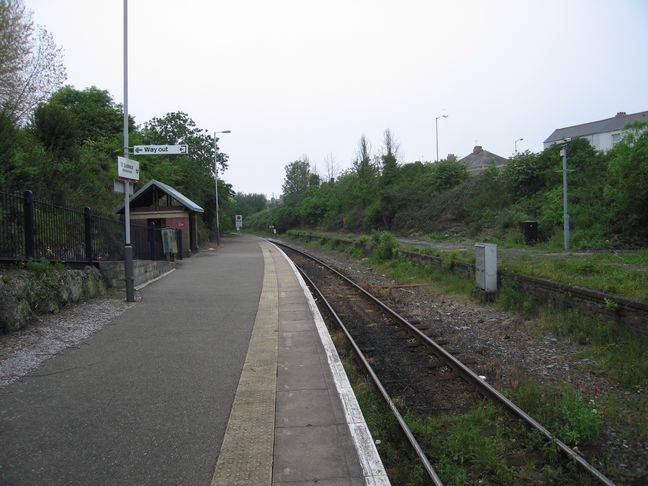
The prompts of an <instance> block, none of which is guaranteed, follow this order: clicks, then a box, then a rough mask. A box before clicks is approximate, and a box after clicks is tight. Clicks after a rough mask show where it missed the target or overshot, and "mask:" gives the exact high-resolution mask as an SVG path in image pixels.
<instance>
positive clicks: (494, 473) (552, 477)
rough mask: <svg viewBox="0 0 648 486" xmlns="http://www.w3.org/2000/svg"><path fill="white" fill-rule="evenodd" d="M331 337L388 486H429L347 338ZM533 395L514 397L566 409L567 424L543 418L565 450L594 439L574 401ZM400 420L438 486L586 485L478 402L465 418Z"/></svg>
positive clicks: (524, 431) (593, 423)
mask: <svg viewBox="0 0 648 486" xmlns="http://www.w3.org/2000/svg"><path fill="white" fill-rule="evenodd" d="M332 334H333V341H334V343H335V345H336V348H337V349H338V353H339V355H340V358H341V360H342V363H343V365H344V367H345V370H346V372H347V375H348V376H349V380H350V381H351V384H352V386H353V389H354V391H355V393H356V396H357V398H358V402H359V404H360V407H361V409H362V412H363V414H364V417H365V420H366V422H367V425H368V426H369V429H370V431H371V433H372V436H373V438H374V440H375V441H376V445H377V448H378V451H379V453H380V456H381V458H382V460H383V464H384V465H385V468H386V470H387V473H388V475H389V477H390V480H391V481H392V483H393V484H398V485H408V486H410V485H411V486H415V485H423V484H429V479H428V478H427V475H426V473H425V471H424V469H423V467H422V466H421V465H420V463H419V462H418V459H417V458H416V456H415V454H414V453H413V452H412V451H411V448H410V446H409V444H408V443H407V441H406V439H405V438H404V436H403V435H402V432H401V431H400V428H399V426H398V423H397V421H396V419H395V418H394V417H393V416H392V414H391V412H390V411H389V409H388V407H387V406H386V405H385V404H384V402H383V400H382V398H381V397H380V395H379V393H378V391H377V390H376V389H375V387H374V384H373V382H372V381H371V379H370V378H369V377H368V376H367V375H366V373H365V371H364V368H363V367H362V365H361V364H360V363H359V362H358V361H357V360H356V357H355V355H354V353H353V352H352V350H351V347H350V345H349V344H348V342H347V340H346V336H345V335H344V334H343V333H342V332H341V331H333V332H332ZM539 393H540V392H539V391H538V390H537V389H534V388H532V387H527V386H525V385H523V386H521V387H520V388H519V394H520V396H521V397H522V396H524V397H526V398H527V399H528V401H533V402H534V404H535V408H536V409H538V410H542V409H543V408H542V406H539V405H538V404H539V403H545V404H546V403H554V404H561V403H569V405H568V407H567V408H568V410H569V412H570V414H571V420H568V421H567V422H566V423H562V418H563V417H562V415H561V414H560V413H559V410H552V412H553V414H548V416H547V418H552V419H553V420H554V421H555V422H556V423H562V426H563V428H564V429H565V430H569V431H570V433H571V436H572V437H573V439H574V440H573V441H572V443H574V444H575V443H578V442H579V440H580V439H581V438H584V437H587V436H590V435H592V434H594V433H596V427H598V426H599V425H600V423H601V422H600V421H597V420H596V418H597V415H596V411H595V410H594V411H593V412H592V410H589V409H586V408H585V409H584V408H582V407H581V405H582V402H580V401H579V400H578V398H579V397H574V396H572V397H570V398H571V400H569V401H567V402H566V401H565V400H558V401H557V402H554V401H553V399H554V398H556V397H555V396H553V395H552V396H550V397H543V398H542V399H541V397H540V396H539ZM564 393H567V394H568V392H564ZM558 406H560V405H558ZM592 414H593V415H592ZM543 417H545V415H543ZM405 420H406V422H407V423H408V426H409V427H410V429H411V430H412V432H413V433H414V435H415V436H416V438H417V440H418V441H419V444H420V445H421V446H422V447H423V449H424V450H425V451H426V455H427V456H428V458H429V459H430V460H431V461H432V464H433V465H434V467H435V470H436V472H437V474H439V476H440V477H441V479H442V480H443V481H444V483H445V484H456V485H462V484H593V481H592V480H591V479H590V478H589V477H588V476H585V475H584V474H583V472H582V471H581V470H579V469H578V468H576V467H575V465H573V464H565V462H564V459H563V458H562V457H561V456H560V455H559V453H558V450H557V448H556V447H555V446H554V445H553V444H551V443H547V441H546V440H545V439H544V437H543V436H541V435H540V434H538V433H537V432H536V431H530V430H529V429H528V428H527V427H525V426H523V425H522V424H520V423H518V422H517V421H516V420H511V418H510V417H509V416H508V415H507V414H506V413H504V412H502V411H501V410H499V409H498V407H496V406H495V405H494V404H492V403H490V402H487V401H484V402H483V403H481V404H480V405H478V406H476V407H475V408H473V409H471V410H469V411H468V412H466V413H464V414H452V413H450V414H443V415H438V416H434V417H432V416H428V417H422V416H420V415H416V414H414V413H412V412H407V413H405Z"/></svg>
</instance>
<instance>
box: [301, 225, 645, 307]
mask: <svg viewBox="0 0 648 486" xmlns="http://www.w3.org/2000/svg"><path fill="white" fill-rule="evenodd" d="M289 234H294V235H297V236H299V235H305V234H311V235H313V238H314V239H317V238H318V237H320V236H321V237H325V238H327V237H330V238H334V237H342V238H345V239H348V240H353V241H357V242H362V241H363V240H365V241H370V237H368V236H358V235H351V234H334V233H322V232H300V231H290V232H289ZM424 239H425V240H428V241H430V242H432V243H444V244H449V245H457V247H456V248H435V247H425V246H417V245H404V246H403V247H404V248H406V249H409V250H413V251H418V252H420V253H423V254H427V255H433V256H438V257H439V258H441V259H442V260H443V261H444V262H447V263H448V264H450V262H452V261H460V262H464V263H474V262H475V251H474V248H473V245H474V243H475V241H473V240H467V239H465V238H458V237H443V236H440V235H428V236H427V237H425V238H424ZM489 241H492V242H494V243H499V250H500V251H498V260H499V265H500V269H501V270H503V271H507V272H511V273H518V274H524V275H531V276H534V277H540V278H546V279H549V280H553V281H556V282H560V283H564V284H570V285H579V286H581V287H586V288H590V289H594V290H599V291H601V292H607V293H612V294H618V295H621V296H623V297H627V298H629V299H637V300H643V301H648V249H645V248H644V249H641V250H632V251H615V250H609V251H596V252H583V251H579V252H575V253H571V254H569V253H561V250H560V248H557V247H556V246H555V245H551V244H543V245H535V246H532V247H529V246H525V245H519V244H518V245H513V244H512V243H510V242H508V241H504V242H503V243H504V244H502V242H500V241H499V240H489V239H486V240H484V242H489ZM466 246H468V248H466ZM507 249H513V250H514V251H513V252H509V251H507ZM519 252H525V253H519Z"/></svg>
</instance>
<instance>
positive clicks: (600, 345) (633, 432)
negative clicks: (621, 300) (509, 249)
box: [293, 234, 648, 484]
mask: <svg viewBox="0 0 648 486" xmlns="http://www.w3.org/2000/svg"><path fill="white" fill-rule="evenodd" d="M297 236H303V235H295V234H293V237H295V238H296V237H297ZM296 239H299V238H296ZM299 241H300V242H302V241H303V240H301V239H299ZM355 241H356V242H357V244H354V245H353V246H345V247H339V246H338V245H337V244H336V243H335V242H334V241H332V240H330V239H315V240H311V241H310V242H309V243H308V244H309V245H312V246H315V247H320V248H325V249H331V250H338V251H344V252H345V253H346V254H348V255H352V256H355V257H358V258H359V260H360V262H361V263H364V264H367V265H371V267H372V268H374V269H375V270H376V271H378V272H379V273H381V274H384V275H387V276H389V277H390V278H393V279H395V280H396V281H398V282H400V283H413V282H417V283H427V284H430V286H431V287H432V288H434V289H435V291H438V292H441V293H445V294H449V295H452V296H453V297H457V298H460V299H462V300H471V299H473V300H476V299H477V297H476V295H478V294H479V292H476V287H475V284H474V282H473V281H471V280H469V279H466V278H462V277H459V276H457V275H454V274H452V273H450V272H448V271H445V270H444V268H447V267H448V266H449V263H450V262H451V261H452V260H453V259H455V260H456V259H458V258H460V257H459V256H458V254H457V252H448V255H450V256H449V258H444V255H443V253H439V256H441V258H443V259H444V265H442V266H441V267H438V266H433V265H422V264H418V263H414V262H412V261H411V260H410V259H408V258H394V255H395V251H394V250H395V249H396V248H397V245H396V243H395V242H394V240H393V239H392V238H391V237H390V236H389V235H388V234H387V235H385V234H383V235H382V236H377V237H376V238H375V239H374V241H373V242H372V243H373V249H372V253H371V254H370V255H369V256H368V257H367V255H366V253H365V250H364V248H366V244H367V243H368V242H369V239H368V238H366V237H365V238H356V239H355ZM428 251H430V250H428ZM433 251H436V250H433ZM448 255H445V256H446V257H447V256H448ZM583 258H585V260H583ZM590 258H591V259H594V261H606V259H608V260H610V259H611V260H612V262H614V260H615V259H616V257H614V256H610V255H608V256H607V257H606V256H603V255H593V256H592V257H577V258H574V259H573V260H569V261H568V262H566V260H564V259H561V260H557V261H555V262H554V264H556V265H558V266H559V267H560V266H562V268H564V269H565V275H570V274H573V269H574V268H579V269H581V270H582V269H588V268H590V267H589V265H592V264H591V261H590ZM623 258H624V260H623V261H624V263H623V265H625V262H632V264H636V265H643V264H644V262H645V261H646V260H645V259H646V258H647V256H646V252H645V251H639V252H636V253H635V254H623ZM548 261H549V262H551V261H552V260H548ZM561 262H562V263H561ZM587 271H588V272H589V271H590V270H587ZM525 273H528V272H525ZM608 274H609V270H608ZM538 276H545V275H538ZM603 278H605V275H604V276H603ZM568 283H574V282H573V280H570V281H569V282H568ZM492 305H494V306H496V307H497V308H499V309H500V310H503V311H507V312H512V313H516V314H518V315H522V316H523V317H524V318H525V319H526V320H527V321H529V322H530V323H531V325H532V327H534V328H536V329H537V331H538V332H539V333H543V332H545V331H551V332H553V333H555V334H556V335H559V336H569V337H570V338H571V339H574V340H575V341H577V342H579V343H581V344H584V345H586V347H585V351H584V353H583V354H584V357H591V358H593V359H592V360H591V361H590V363H591V364H589V365H588V366H589V367H590V368H591V371H593V372H594V373H596V374H598V375H600V376H605V377H608V378H610V379H611V380H612V381H613V382H617V383H618V387H616V386H615V387H614V388H613V389H610V390H601V389H599V388H598V387H593V388H591V389H590V388H589V387H585V386H581V385H579V384H578V383H575V384H564V385H561V386H559V387H556V386H555V385H546V386H540V385H537V384H534V383H521V384H520V386H519V387H518V388H516V390H510V391H509V393H510V395H511V397H512V398H513V400H514V401H515V402H517V403H519V404H520V405H521V406H522V407H523V408H525V409H526V410H527V411H528V412H530V413H531V415H532V416H534V417H536V418H537V419H539V420H540V421H541V422H542V423H544V424H545V425H547V426H548V428H549V430H552V431H553V432H554V433H556V434H557V436H558V437H559V438H560V439H561V440H563V441H564V442H566V443H568V444H570V445H572V446H578V445H581V446H584V447H587V446H588V444H589V445H590V446H592V444H596V441H597V439H598V437H599V433H600V430H601V425H602V423H603V422H605V423H607V424H610V425H612V426H613V427H614V428H616V429H617V430H618V431H620V433H621V435H622V436H623V438H624V439H628V440H632V441H636V440H639V441H645V440H646V439H648V414H647V413H646V410H648V393H646V391H647V390H648V339H647V338H646V336H642V335H637V334H635V333H632V332H629V331H627V330H624V329H621V328H619V326H615V325H614V324H613V323H612V322H610V321H608V320H606V319H603V318H592V317H587V316H583V315H579V314H578V313H575V312H572V311H561V310H556V309H553V308H550V307H546V306H542V305H538V304H537V303H536V302H534V301H532V300H531V299H530V298H529V296H528V295H526V294H525V293H524V292H522V291H521V290H519V289H516V288H505V289H502V290H500V292H499V293H498V295H497V297H496V299H495V301H494V302H493V304H492ZM446 435H447V434H446ZM592 447H593V448H596V446H595V445H593V446H592ZM596 462H597V464H607V467H606V468H605V469H606V470H607V471H608V474H610V472H609V471H612V472H614V473H615V474H617V473H618V474H619V476H620V477H625V478H628V479H630V480H631V479H632V478H633V477H642V476H641V475H643V474H645V471H626V470H619V469H618V467H617V465H616V462H615V458H611V457H606V456H604V455H602V456H599V457H598V458H597V461H596ZM450 469H452V468H451V467H450ZM459 471H460V470H459ZM546 472H547V474H549V476H548V477H550V476H551V474H550V471H546ZM457 474H458V476H457V477H460V476H461V474H462V473H461V472H458V473H457ZM543 474H544V473H543ZM403 484H405V483H403ZM412 484H415V483H412Z"/></svg>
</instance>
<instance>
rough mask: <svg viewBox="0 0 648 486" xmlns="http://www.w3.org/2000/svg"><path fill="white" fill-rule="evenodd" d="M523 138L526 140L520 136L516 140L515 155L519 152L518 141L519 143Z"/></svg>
mask: <svg viewBox="0 0 648 486" xmlns="http://www.w3.org/2000/svg"><path fill="white" fill-rule="evenodd" d="M522 140H524V139H523V138H518V139H517V140H516V141H515V155H517V153H518V151H517V143H518V142H521V141H522Z"/></svg>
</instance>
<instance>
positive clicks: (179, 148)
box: [133, 144, 189, 155]
mask: <svg viewBox="0 0 648 486" xmlns="http://www.w3.org/2000/svg"><path fill="white" fill-rule="evenodd" d="M133 152H135V154H137V155H184V154H188V153H189V145H187V144H181V145H135V146H134V147H133Z"/></svg>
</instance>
